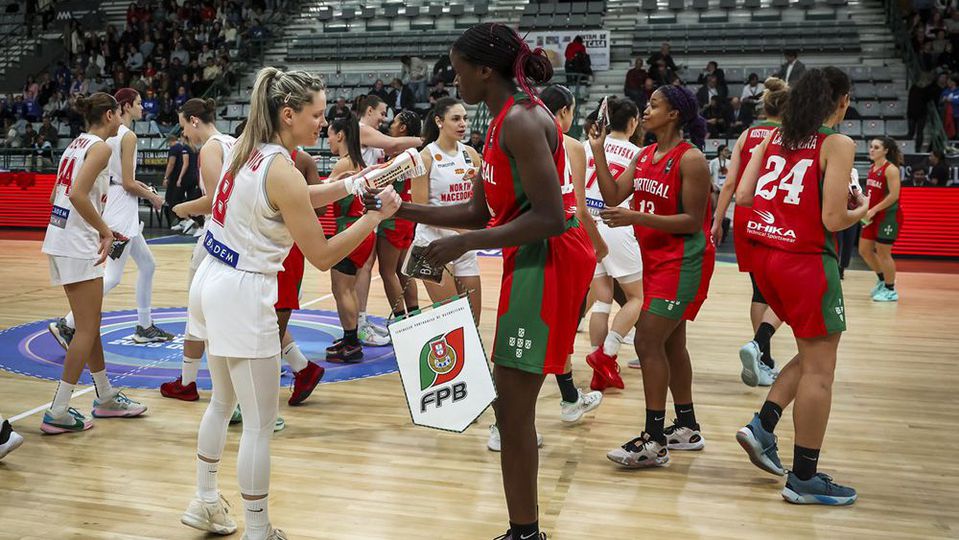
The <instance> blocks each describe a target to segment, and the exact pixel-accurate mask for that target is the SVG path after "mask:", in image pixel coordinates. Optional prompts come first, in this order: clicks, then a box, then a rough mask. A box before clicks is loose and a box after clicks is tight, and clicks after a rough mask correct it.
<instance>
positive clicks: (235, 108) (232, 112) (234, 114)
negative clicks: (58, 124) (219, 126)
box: [225, 103, 243, 118]
mask: <svg viewBox="0 0 959 540" xmlns="http://www.w3.org/2000/svg"><path fill="white" fill-rule="evenodd" d="M242 117H243V105H242V104H239V103H234V104H232V105H229V106H228V107H227V108H226V116H225V118H242Z"/></svg>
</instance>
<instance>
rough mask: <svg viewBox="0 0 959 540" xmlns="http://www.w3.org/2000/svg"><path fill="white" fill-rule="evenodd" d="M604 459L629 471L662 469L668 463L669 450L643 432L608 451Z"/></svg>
mask: <svg viewBox="0 0 959 540" xmlns="http://www.w3.org/2000/svg"><path fill="white" fill-rule="evenodd" d="M606 457H607V458H608V459H609V460H610V461H612V462H614V463H619V464H620V465H622V466H623V467H627V468H629V469H643V468H646V467H663V466H664V465H666V464H667V463H669V449H668V448H667V447H666V445H663V444H660V443H658V442H656V441H654V440H653V439H651V438H650V437H649V433H646V432H645V431H644V432H643V433H642V434H641V435H640V436H639V437H636V438H635V439H633V440H631V441H629V442H628V443H626V444H624V445H623V446H621V447H619V448H616V449H615V450H610V451H609V452H608V453H607V454H606Z"/></svg>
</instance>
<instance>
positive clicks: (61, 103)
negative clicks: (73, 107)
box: [43, 90, 70, 118]
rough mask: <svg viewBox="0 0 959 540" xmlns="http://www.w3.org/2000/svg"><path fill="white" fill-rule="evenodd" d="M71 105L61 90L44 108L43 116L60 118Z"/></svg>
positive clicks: (54, 94)
mask: <svg viewBox="0 0 959 540" xmlns="http://www.w3.org/2000/svg"><path fill="white" fill-rule="evenodd" d="M69 106H70V104H69V103H68V102H67V99H66V98H65V97H63V94H62V93H60V91H59V90H57V91H56V92H54V93H53V96H51V97H50V100H49V101H47V104H46V105H44V106H43V114H44V115H45V116H50V117H53V118H60V117H61V116H62V115H63V113H64V112H65V111H66V110H67V107H69Z"/></svg>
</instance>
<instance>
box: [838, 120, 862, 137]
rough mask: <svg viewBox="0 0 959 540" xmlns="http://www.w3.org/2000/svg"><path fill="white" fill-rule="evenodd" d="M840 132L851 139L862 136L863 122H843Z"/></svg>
mask: <svg viewBox="0 0 959 540" xmlns="http://www.w3.org/2000/svg"><path fill="white" fill-rule="evenodd" d="M839 132H840V133H843V134H844V135H849V136H850V137H859V136H860V135H862V120H843V122H842V124H841V125H840V127H839Z"/></svg>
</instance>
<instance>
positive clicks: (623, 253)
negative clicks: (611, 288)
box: [593, 222, 643, 283]
mask: <svg viewBox="0 0 959 540" xmlns="http://www.w3.org/2000/svg"><path fill="white" fill-rule="evenodd" d="M596 228H598V229H599V234H600V236H602V237H603V241H604V242H606V246H607V247H608V248H609V253H608V254H607V255H606V257H604V258H603V260H601V261H599V262H598V263H596V271H595V272H594V273H593V277H594V278H597V277H602V276H609V277H611V278H613V279H616V280H618V281H619V282H620V283H632V282H634V281H637V280H639V279H642V277H643V258H642V256H640V254H639V242H637V241H636V236H635V235H633V228H632V227H607V226H606V224H604V223H600V222H597V223H596Z"/></svg>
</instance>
